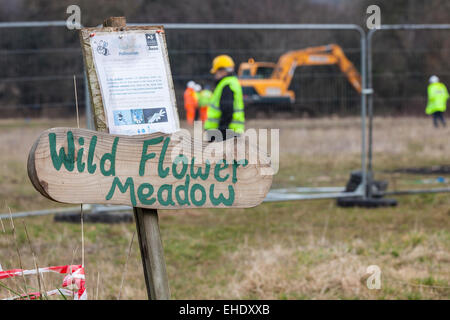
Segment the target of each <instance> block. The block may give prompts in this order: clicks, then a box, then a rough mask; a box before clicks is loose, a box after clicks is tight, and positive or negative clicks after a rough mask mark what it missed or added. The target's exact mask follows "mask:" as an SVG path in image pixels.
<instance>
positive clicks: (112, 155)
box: [100, 137, 119, 177]
mask: <svg viewBox="0 0 450 320" xmlns="http://www.w3.org/2000/svg"><path fill="white" fill-rule="evenodd" d="M118 143H119V137H115V138H114V142H113V145H112V149H111V153H105V154H104V155H103V157H102V158H101V159H100V171H101V172H102V174H103V175H104V176H105V177H107V176H115V175H116V151H117V144H118ZM106 160H109V162H110V164H111V165H110V166H109V169H108V170H106V169H105V162H106Z"/></svg>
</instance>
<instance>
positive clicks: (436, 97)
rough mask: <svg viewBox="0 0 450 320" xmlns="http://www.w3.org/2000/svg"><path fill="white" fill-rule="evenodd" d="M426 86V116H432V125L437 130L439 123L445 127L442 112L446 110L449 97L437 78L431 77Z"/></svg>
mask: <svg viewBox="0 0 450 320" xmlns="http://www.w3.org/2000/svg"><path fill="white" fill-rule="evenodd" d="M429 82H430V84H429V85H428V104H427V108H426V110H425V113H426V114H428V115H429V114H432V115H433V123H434V126H435V127H436V128H437V127H439V121H440V122H441V123H442V126H444V127H445V119H444V112H445V110H446V109H447V99H448V97H449V95H448V91H447V88H446V87H445V85H444V84H443V83H441V82H439V78H438V77H437V76H434V75H433V76H431V77H430V80H429Z"/></svg>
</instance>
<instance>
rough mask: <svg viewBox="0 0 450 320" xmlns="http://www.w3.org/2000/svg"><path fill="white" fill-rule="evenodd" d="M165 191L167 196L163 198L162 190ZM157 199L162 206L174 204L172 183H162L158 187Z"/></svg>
mask: <svg viewBox="0 0 450 320" xmlns="http://www.w3.org/2000/svg"><path fill="white" fill-rule="evenodd" d="M164 191H167V198H166V199H165V200H164V199H163V192H164ZM158 201H159V203H160V204H161V205H163V206H168V205H172V206H174V205H175V202H174V201H173V199H172V185H171V184H163V185H162V186H161V187H159V189H158Z"/></svg>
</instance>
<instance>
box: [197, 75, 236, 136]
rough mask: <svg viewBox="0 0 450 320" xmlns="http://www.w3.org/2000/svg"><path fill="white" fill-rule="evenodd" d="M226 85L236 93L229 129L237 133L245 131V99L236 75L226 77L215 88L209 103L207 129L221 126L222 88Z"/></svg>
mask: <svg viewBox="0 0 450 320" xmlns="http://www.w3.org/2000/svg"><path fill="white" fill-rule="evenodd" d="M225 86H230V89H231V91H233V94H234V99H233V118H232V120H231V123H230V124H229V125H228V129H231V130H233V131H234V132H236V133H244V131H245V115H244V99H243V97H242V87H241V84H240V83H239V80H238V78H237V77H235V76H228V77H224V78H223V79H222V80H220V81H219V83H218V84H217V86H216V88H215V89H214V92H213V95H212V98H211V101H210V104H209V105H208V119H207V120H206V121H205V125H204V126H205V130H212V129H218V128H219V122H220V117H221V116H222V111H221V110H220V98H221V97H222V90H223V88H224V87H225Z"/></svg>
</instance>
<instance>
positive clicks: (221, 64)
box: [210, 54, 234, 74]
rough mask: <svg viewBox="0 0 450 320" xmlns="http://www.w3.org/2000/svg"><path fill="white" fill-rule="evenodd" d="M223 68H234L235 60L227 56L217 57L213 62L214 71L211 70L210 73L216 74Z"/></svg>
mask: <svg viewBox="0 0 450 320" xmlns="http://www.w3.org/2000/svg"><path fill="white" fill-rule="evenodd" d="M221 68H234V61H233V59H231V57H230V56H227V55H226V54H222V55H220V56H217V57H215V58H214V60H213V62H212V69H211V70H210V72H211V73H212V74H214V73H216V72H217V70H219V69H221Z"/></svg>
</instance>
